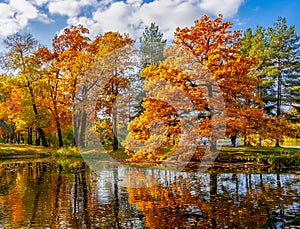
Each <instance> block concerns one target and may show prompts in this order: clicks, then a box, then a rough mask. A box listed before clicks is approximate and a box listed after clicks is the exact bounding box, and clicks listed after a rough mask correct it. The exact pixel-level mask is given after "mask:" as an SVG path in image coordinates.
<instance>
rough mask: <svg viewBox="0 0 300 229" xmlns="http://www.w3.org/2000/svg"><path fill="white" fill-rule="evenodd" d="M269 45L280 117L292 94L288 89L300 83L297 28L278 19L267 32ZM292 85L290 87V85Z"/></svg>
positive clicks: (277, 112)
mask: <svg viewBox="0 0 300 229" xmlns="http://www.w3.org/2000/svg"><path fill="white" fill-rule="evenodd" d="M267 35H268V43H269V48H270V56H269V58H270V66H269V69H270V70H271V71H270V72H269V74H270V76H272V77H273V78H274V79H275V80H274V85H272V86H273V89H274V91H275V93H276V101H275V107H276V111H275V114H276V117H280V116H281V115H282V112H283V106H285V105H287V104H286V101H287V99H288V98H290V96H291V94H290V93H289V91H288V88H292V86H293V83H294V82H296V81H298V82H299V74H295V73H296V71H297V72H298V73H299V62H298V61H299V60H298V59H297V57H298V52H299V47H300V43H299V37H298V36H297V34H296V32H295V26H290V27H288V26H287V21H286V19H285V18H282V17H278V20H277V21H276V22H275V23H274V26H273V27H269V28H268V31H267ZM288 83H289V84H290V85H289V84H288ZM270 102H272V101H270Z"/></svg>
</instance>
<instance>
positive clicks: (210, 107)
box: [127, 16, 262, 159]
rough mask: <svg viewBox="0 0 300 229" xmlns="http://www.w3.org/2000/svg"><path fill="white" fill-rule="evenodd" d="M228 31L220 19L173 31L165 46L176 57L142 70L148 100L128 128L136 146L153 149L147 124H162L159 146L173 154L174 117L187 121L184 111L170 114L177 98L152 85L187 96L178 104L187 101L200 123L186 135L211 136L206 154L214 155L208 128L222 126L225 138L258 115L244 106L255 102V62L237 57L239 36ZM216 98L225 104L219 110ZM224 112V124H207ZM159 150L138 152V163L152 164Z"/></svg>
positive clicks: (204, 19)
mask: <svg viewBox="0 0 300 229" xmlns="http://www.w3.org/2000/svg"><path fill="white" fill-rule="evenodd" d="M230 28H231V23H230V22H228V21H223V18H222V16H219V17H217V18H215V19H210V18H209V17H208V16H203V17H202V18H201V19H199V20H196V21H195V23H194V25H193V26H192V27H190V28H182V29H180V28H177V30H176V32H175V41H174V47H170V48H169V50H170V51H171V50H172V49H174V50H175V52H178V53H177V55H178V58H174V55H173V56H172V55H171V56H170V58H167V59H166V60H165V61H164V62H162V63H161V64H160V65H159V66H158V67H156V66H155V65H150V66H149V67H146V68H145V69H143V70H142V74H143V76H145V78H146V79H149V80H150V81H149V83H148V84H147V85H145V86H146V87H147V89H150V90H149V95H150V98H149V99H146V100H144V102H143V107H144V108H145V111H144V112H143V113H142V115H141V116H140V117H139V118H136V119H135V120H134V122H133V123H131V125H130V126H129V129H130V131H131V133H132V135H133V136H134V137H135V138H136V139H138V140H140V141H142V142H151V141H153V143H154V144H156V146H158V145H159V143H157V142H158V141H157V139H153V138H151V136H150V134H151V130H149V129H151V126H150V125H151V122H152V121H153V120H157V119H159V120H161V121H162V122H163V123H164V124H165V125H166V129H167V130H166V131H167V136H169V138H165V139H164V140H163V144H165V145H171V146H173V148H172V150H173V152H174V150H176V147H177V146H178V133H179V134H180V133H181V131H182V125H183V124H182V123H179V121H180V120H179V119H178V115H179V114H181V115H183V116H186V117H191V113H189V112H190V111H189V109H188V108H183V107H182V108H180V109H178V110H175V109H176V107H175V106H173V104H172V102H174V103H176V101H177V100H178V98H179V97H177V95H179V93H176V92H175V93H171V91H170V86H168V84H166V85H165V86H161V87H158V86H157V80H163V81H165V82H170V83H172V84H174V85H176V86H177V87H179V88H180V90H181V92H184V94H186V95H187V96H188V98H186V99H185V100H181V101H182V102H181V105H183V104H188V103H187V102H186V101H187V99H188V100H189V101H190V102H191V103H192V105H193V107H194V108H195V109H196V110H197V111H198V112H199V117H198V118H199V120H200V125H199V127H198V129H197V133H195V134H193V135H192V136H193V137H201V136H209V135H211V137H210V143H211V151H215V150H216V138H217V137H218V136H215V135H214V134H215V133H214V134H212V129H213V128H214V127H215V129H222V128H221V126H222V125H223V126H225V125H226V124H227V130H226V131H227V134H228V135H230V134H232V133H235V132H236V131H237V130H243V129H244V128H246V127H247V125H248V123H249V120H251V117H249V114H252V115H254V114H255V115H256V116H257V117H259V116H262V112H261V110H260V109H259V108H256V107H253V106H251V105H250V104H251V103H249V102H248V101H251V102H252V103H255V102H258V101H257V100H259V98H257V93H256V86H257V80H256V79H255V78H254V77H253V76H252V75H249V74H248V73H249V71H250V69H251V67H252V66H253V65H254V64H256V60H255V59H253V58H245V57H242V56H241V54H240V51H239V41H240V40H239V38H240V32H239V31H231V30H230ZM171 53H172V52H171ZM182 66H184V68H182ZM218 87H219V88H220V90H219V91H218V90H217V88H218ZM171 88H172V87H171ZM151 93H152V94H151ZM155 95H160V99H159V100H155V99H153V97H154V96H155ZM151 97H152V98H151ZM170 97H171V98H170ZM222 98H224V104H225V108H224V109H223V110H222V101H223V99H222ZM213 100H214V101H213ZM164 101H166V102H168V103H169V102H171V104H172V105H171V104H170V103H169V105H167V104H166V102H164ZM178 101H179V100H178ZM179 107H180V104H179ZM182 109H186V111H187V112H186V114H185V113H184V114H183V113H182ZM224 112H226V115H227V120H226V121H227V123H218V121H216V122H213V121H215V120H216V117H221V115H224ZM221 113H222V114H221ZM219 115H220V116H219ZM224 122H225V121H224ZM184 124H185V123H184ZM160 126H161V125H160ZM158 128H159V127H158ZM172 136H174V137H172ZM158 137H159V136H158ZM170 137H171V138H173V139H170ZM131 140H132V139H128V143H127V145H128V146H129V151H130V145H131V143H130V141H131ZM191 141H192V139H189V140H188V139H187V142H191ZM154 148H155V147H154ZM160 148H161V147H157V150H152V148H151V149H150V152H148V153H147V152H146V153H145V152H139V151H138V152H136V155H137V156H138V159H145V158H149V156H150V158H154V159H155V158H157V156H158V153H159V151H160ZM151 150H152V151H151Z"/></svg>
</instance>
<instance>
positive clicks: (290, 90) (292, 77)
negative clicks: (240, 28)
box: [241, 17, 300, 146]
mask: <svg viewBox="0 0 300 229" xmlns="http://www.w3.org/2000/svg"><path fill="white" fill-rule="evenodd" d="M286 23H287V22H286V19H285V18H282V17H279V18H278V20H277V21H276V22H275V23H274V26H273V27H269V28H268V29H265V28H263V27H261V26H258V27H257V28H256V30H255V32H254V33H253V32H252V30H251V29H247V30H246V32H245V34H244V37H243V39H242V42H241V52H242V54H243V55H244V56H248V57H256V58H258V60H259V64H258V65H257V66H255V68H254V69H252V72H251V73H252V74H254V76H255V77H257V79H258V80H259V85H258V92H259V95H260V97H261V99H262V102H263V108H264V111H265V112H266V114H267V115H268V116H269V118H268V119H267V120H265V122H263V123H262V124H263V125H264V126H265V127H262V128H260V129H261V130H266V129H269V128H271V129H273V134H274V135H273V136H274V137H275V136H276V145H277V146H279V139H280V138H282V136H283V135H287V134H289V132H290V130H291V129H290V128H289V126H286V125H288V123H287V122H286V121H285V120H283V119H284V116H286V115H285V114H286V109H288V107H290V106H291V105H292V106H297V104H299V99H298V98H299V97H298V95H297V94H299V93H298V92H299V47H300V43H299V37H298V36H297V35H296V33H295V29H294V26H290V27H288V26H287V24H286ZM272 117H273V118H272ZM286 117H288V118H291V117H292V115H288V116H286ZM281 120H282V121H281ZM272 123H273V124H272ZM278 123H282V124H281V125H280V124H278ZM266 125H271V126H270V127H267V126H266ZM274 126H277V127H278V128H279V129H277V130H275V129H274ZM260 132H261V131H260ZM278 133H281V134H278ZM261 134H262V133H261ZM263 135H266V136H269V137H270V133H265V134H263Z"/></svg>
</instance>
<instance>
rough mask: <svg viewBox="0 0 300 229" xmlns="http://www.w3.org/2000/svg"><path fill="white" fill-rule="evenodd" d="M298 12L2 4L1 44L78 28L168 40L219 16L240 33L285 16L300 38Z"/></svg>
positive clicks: (271, 2) (239, 4) (234, 4)
mask: <svg viewBox="0 0 300 229" xmlns="http://www.w3.org/2000/svg"><path fill="white" fill-rule="evenodd" d="M299 9H300V1H299V0H123V1H120V0H0V39H1V40H2V39H3V38H5V37H6V36H8V35H11V34H13V33H16V32H29V33H31V34H32V35H33V36H34V37H35V38H36V39H38V40H39V41H40V42H41V43H42V44H44V45H47V46H50V44H51V40H52V38H53V36H54V35H55V34H57V33H59V32H60V31H61V30H62V29H63V28H64V27H66V26H68V25H77V24H83V25H85V26H86V27H87V28H89V29H90V32H91V36H92V37H93V36H95V35H97V34H103V33H104V32H106V31H119V32H121V33H124V32H126V33H129V34H130V35H131V36H132V37H134V38H136V37H139V36H140V35H141V34H142V31H143V30H144V28H145V27H146V26H148V25H150V23H151V22H155V23H156V24H157V25H159V27H160V29H161V31H162V32H163V33H164V35H165V38H168V39H169V40H170V39H172V36H173V33H174V31H175V29H176V27H178V26H179V27H184V26H190V25H192V24H193V21H194V20H195V19H198V18H200V17H201V16H202V15H203V14H207V15H210V16H212V17H213V16H216V15H218V14H220V13H221V14H223V15H224V17H225V18H226V19H228V20H230V21H232V22H233V23H234V29H242V30H243V29H245V28H248V27H252V28H255V26H256V25H257V24H260V25H263V26H270V25H272V24H273V22H274V21H275V20H276V19H277V17H278V16H283V17H286V18H287V21H288V24H289V25H295V26H296V31H297V33H298V34H300V20H299V19H300V16H299Z"/></svg>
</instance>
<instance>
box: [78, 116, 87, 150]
mask: <svg viewBox="0 0 300 229" xmlns="http://www.w3.org/2000/svg"><path fill="white" fill-rule="evenodd" d="M86 119H87V114H86V112H85V111H83V113H82V116H81V125H80V133H79V134H80V136H79V145H80V146H81V147H85V146H86V140H85V133H86Z"/></svg>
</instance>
